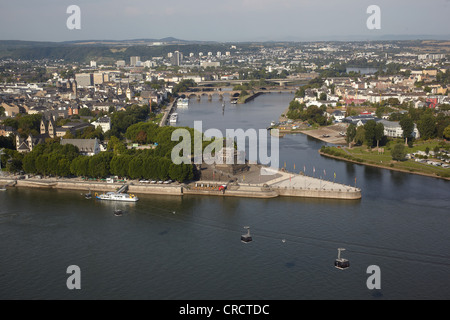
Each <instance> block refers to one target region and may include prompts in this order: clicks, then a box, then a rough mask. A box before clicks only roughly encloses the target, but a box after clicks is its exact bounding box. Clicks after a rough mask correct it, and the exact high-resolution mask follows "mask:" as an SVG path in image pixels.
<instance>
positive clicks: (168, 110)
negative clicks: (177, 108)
mask: <svg viewBox="0 0 450 320" xmlns="http://www.w3.org/2000/svg"><path fill="white" fill-rule="evenodd" d="M175 103H176V100H174V101H173V102H171V103H170V104H169V105H168V106H167V108H166V110H165V111H164V115H163V117H162V119H161V122H160V123H159V126H160V127H164V126H166V125H167V119H168V118H169V115H170V114H171V113H172V109H173V107H174V105H175Z"/></svg>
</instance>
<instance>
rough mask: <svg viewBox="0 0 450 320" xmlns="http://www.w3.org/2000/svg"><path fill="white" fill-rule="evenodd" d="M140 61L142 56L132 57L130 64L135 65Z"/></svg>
mask: <svg viewBox="0 0 450 320" xmlns="http://www.w3.org/2000/svg"><path fill="white" fill-rule="evenodd" d="M138 61H141V57H138V56H135V57H130V66H132V67H135V66H136V65H137V62H138Z"/></svg>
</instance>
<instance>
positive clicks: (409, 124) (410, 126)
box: [399, 116, 414, 140]
mask: <svg viewBox="0 0 450 320" xmlns="http://www.w3.org/2000/svg"><path fill="white" fill-rule="evenodd" d="M399 124H400V127H402V130H403V138H405V139H406V140H408V139H410V138H411V137H412V133H413V131H414V122H413V120H412V119H411V118H410V117H407V116H405V117H403V118H402V119H401V120H400V122H399Z"/></svg>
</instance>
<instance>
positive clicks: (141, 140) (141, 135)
mask: <svg viewBox="0 0 450 320" xmlns="http://www.w3.org/2000/svg"><path fill="white" fill-rule="evenodd" d="M136 141H137V142H138V143H140V144H145V143H146V142H147V132H145V131H144V130H141V131H139V133H138V134H137V136H136Z"/></svg>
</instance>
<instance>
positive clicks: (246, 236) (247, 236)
mask: <svg viewBox="0 0 450 320" xmlns="http://www.w3.org/2000/svg"><path fill="white" fill-rule="evenodd" d="M244 229H247V234H243V235H242V236H241V241H242V242H243V243H249V242H252V241H253V238H252V236H251V235H250V227H244Z"/></svg>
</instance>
